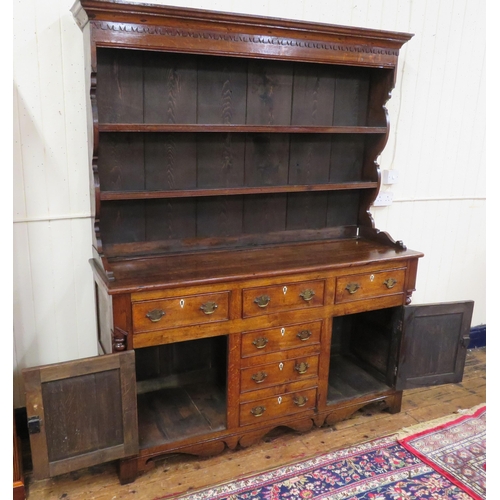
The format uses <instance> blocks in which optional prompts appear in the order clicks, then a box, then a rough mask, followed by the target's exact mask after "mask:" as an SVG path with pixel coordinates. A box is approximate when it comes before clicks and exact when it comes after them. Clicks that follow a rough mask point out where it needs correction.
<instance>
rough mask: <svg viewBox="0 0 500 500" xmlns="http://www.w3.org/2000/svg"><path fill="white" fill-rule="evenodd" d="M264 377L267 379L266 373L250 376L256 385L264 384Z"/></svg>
mask: <svg viewBox="0 0 500 500" xmlns="http://www.w3.org/2000/svg"><path fill="white" fill-rule="evenodd" d="M266 377H267V373H266V372H258V373H254V374H253V375H252V380H253V381H254V382H255V383H256V384H261V383H262V382H264V380H265V378H266Z"/></svg>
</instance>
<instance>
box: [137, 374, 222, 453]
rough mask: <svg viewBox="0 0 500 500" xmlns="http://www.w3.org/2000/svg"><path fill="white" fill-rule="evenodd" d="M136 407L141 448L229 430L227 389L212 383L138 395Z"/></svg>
mask: <svg viewBox="0 0 500 500" xmlns="http://www.w3.org/2000/svg"><path fill="white" fill-rule="evenodd" d="M137 406H138V413H139V415H138V418H139V445H140V447H141V448H148V447H150V446H158V445H159V444H165V443H172V442H175V441H181V440H182V439H186V438H190V437H192V436H198V435H204V434H209V433H212V432H217V431H221V430H224V429H225V428H226V396H225V393H224V389H223V388H221V387H218V386H216V385H215V384H212V383H207V384H205V385H193V386H186V387H173V388H165V389H161V390H159V391H154V392H149V393H145V394H139V395H138V401H137Z"/></svg>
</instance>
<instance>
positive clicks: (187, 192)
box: [100, 181, 378, 201]
mask: <svg viewBox="0 0 500 500" xmlns="http://www.w3.org/2000/svg"><path fill="white" fill-rule="evenodd" d="M377 187H378V184H377V182H368V181H367V182H345V183H336V184H303V185H287V186H256V187H234V188H225V189H216V188H214V189H175V190H174V189H172V190H162V191H101V196H100V198H101V201H118V200H144V199H161V198H192V197H206V196H221V195H226V196H229V195H233V196H236V195H242V194H268V193H301V192H309V191H341V190H351V189H376V188H377Z"/></svg>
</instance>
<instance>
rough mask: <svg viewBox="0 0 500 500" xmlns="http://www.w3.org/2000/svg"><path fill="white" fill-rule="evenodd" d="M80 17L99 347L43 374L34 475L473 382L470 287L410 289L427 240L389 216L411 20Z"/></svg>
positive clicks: (132, 470) (199, 445)
mask: <svg viewBox="0 0 500 500" xmlns="http://www.w3.org/2000/svg"><path fill="white" fill-rule="evenodd" d="M72 12H73V14H74V17H75V20H76V22H77V23H78V25H79V26H80V27H81V28H82V30H83V32H84V33H85V36H87V35H88V43H89V45H88V49H89V54H90V66H89V67H88V68H87V70H88V78H89V82H90V94H89V102H90V107H91V110H92V123H91V126H92V130H93V135H92V140H93V155H92V160H91V166H90V167H91V173H92V175H91V184H90V189H91V193H92V210H93V218H94V232H93V254H94V257H93V259H92V260H91V263H90V264H91V266H92V269H93V273H94V282H95V295H96V311H97V319H98V343H99V352H100V356H98V357H96V358H89V359H86V360H76V361H68V362H66V363H60V364H57V365H49V366H44V367H35V368H30V369H28V370H25V372H24V377H25V387H26V394H27V410H28V415H29V432H30V438H31V446H32V452H33V456H34V457H36V458H35V460H34V476H35V478H43V477H50V476H54V475H57V474H61V473H63V472H69V471H71V470H75V469H78V468H81V467H86V466H89V465H94V464H96V463H101V462H106V461H110V460H120V480H121V482H122V483H127V482H130V481H133V480H134V479H135V477H136V476H137V474H139V473H142V472H144V471H146V470H147V469H148V468H150V467H152V466H153V465H154V461H155V459H157V458H161V457H163V456H165V455H167V454H169V453H189V454H195V455H210V454H214V453H219V452H222V451H223V450H224V449H226V448H230V449H235V448H237V447H246V446H250V445H251V444H253V443H256V442H257V441H258V440H259V439H261V438H262V437H263V436H264V435H265V434H266V433H268V432H269V431H270V430H272V429H273V428H275V427H278V426H285V427H290V428H292V429H295V430H299V431H307V430H309V429H311V428H312V427H313V426H322V425H330V424H333V423H334V422H336V421H339V420H342V419H345V418H347V417H349V416H350V415H351V414H353V413H354V412H355V411H357V410H358V409H360V408H362V407H363V406H365V405H367V404H369V403H372V402H375V401H382V402H384V403H385V404H386V406H387V409H388V410H389V411H390V412H398V411H399V410H400V407H401V398H402V395H403V392H402V391H403V390H404V389H405V388H406V387H418V386H422V385H432V384H440V383H450V382H457V381H459V380H461V377H462V374H463V366H464V360H465V353H466V348H467V343H468V332H469V329H470V321H471V315H472V307H473V304H472V302H470V301H466V302H460V303H451V304H434V305H428V306H411V305H409V304H410V302H411V295H412V293H413V291H414V290H415V288H416V276H417V264H418V260H419V259H420V258H421V257H422V256H423V254H422V253H421V252H417V251H413V250H409V249H407V248H406V246H405V245H404V244H403V243H402V242H401V241H396V240H394V239H393V238H392V237H391V236H390V235H389V234H387V233H386V232H383V231H380V230H379V229H377V228H376V226H375V222H374V221H373V218H372V215H371V213H370V207H371V205H372V203H373V201H374V200H375V198H376V196H377V194H378V192H379V189H380V171H379V166H378V164H377V158H378V156H379V155H380V153H381V152H382V150H383V148H384V146H385V144H386V141H387V137H388V134H389V118H388V115H387V110H386V108H385V103H386V102H387V100H388V99H389V96H390V93H391V90H392V88H393V87H394V84H395V76H396V70H397V62H398V56H399V50H400V48H401V47H402V46H403V45H404V43H406V42H408V41H409V40H410V39H411V37H412V35H410V34H405V33H397V32H389V31H379V30H369V29H361V28H353V27H342V26H334V25H325V24H313V23H305V22H299V21H289V20H283V19H267V18H259V17H253V16H242V15H233V14H225V13H218V12H210V11H203V10H195V9H183V8H176V7H166V6H154V5H142V4H131V3H127V2H121V1H107V0H80V1H78V2H76V3H75V5H74V7H73V9H72ZM82 397H85V399H86V400H87V401H91V402H93V404H87V405H85V408H86V410H85V414H84V415H85V418H81V415H80V416H79V417H75V414H76V413H77V412H78V411H79V410H78V407H77V405H76V406H75V401H77V400H79V399H78V398H80V399H81V398H82ZM58 419H60V420H61V421H63V422H66V423H67V425H66V424H65V425H63V426H61V427H56V426H55V425H54V422H55V421H58ZM70 423H71V425H70ZM70 435H71V436H70ZM75 436H76V437H75Z"/></svg>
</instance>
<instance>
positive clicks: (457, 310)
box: [396, 301, 474, 390]
mask: <svg viewBox="0 0 500 500" xmlns="http://www.w3.org/2000/svg"><path fill="white" fill-rule="evenodd" d="M473 308H474V302H473V301H466V302H451V303H442V304H432V305H419V306H406V307H404V308H403V319H402V321H401V322H400V329H401V330H402V331H401V332H400V333H401V335H402V337H401V344H400V351H399V362H398V374H397V379H396V389H398V390H403V389H411V388H415V387H425V386H431V385H439V384H449V383H457V382H460V381H461V380H462V377H463V373H464V365H465V357H466V354H467V346H468V345H469V334H470V325H471V320H472V310H473Z"/></svg>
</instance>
